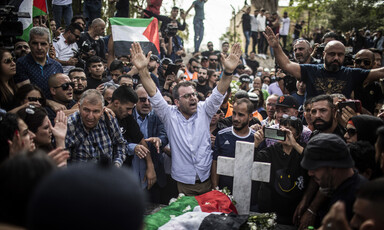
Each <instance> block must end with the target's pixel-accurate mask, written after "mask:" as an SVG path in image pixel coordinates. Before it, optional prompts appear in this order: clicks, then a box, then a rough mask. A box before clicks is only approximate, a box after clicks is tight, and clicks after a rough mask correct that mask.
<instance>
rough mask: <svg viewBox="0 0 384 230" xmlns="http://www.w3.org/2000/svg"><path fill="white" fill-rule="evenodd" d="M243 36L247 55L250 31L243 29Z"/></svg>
mask: <svg viewBox="0 0 384 230" xmlns="http://www.w3.org/2000/svg"><path fill="white" fill-rule="evenodd" d="M244 36H245V55H246V56H247V57H248V46H249V41H250V38H251V31H244Z"/></svg>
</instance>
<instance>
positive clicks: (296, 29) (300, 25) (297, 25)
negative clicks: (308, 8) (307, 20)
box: [293, 21, 304, 40]
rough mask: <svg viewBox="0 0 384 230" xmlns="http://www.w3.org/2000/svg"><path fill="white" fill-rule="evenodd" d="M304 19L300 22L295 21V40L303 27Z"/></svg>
mask: <svg viewBox="0 0 384 230" xmlns="http://www.w3.org/2000/svg"><path fill="white" fill-rule="evenodd" d="M303 25H304V21H301V22H300V23H296V25H295V29H294V31H293V39H294V40H296V39H298V38H300V33H301V30H302V29H303Z"/></svg>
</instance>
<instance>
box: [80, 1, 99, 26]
mask: <svg viewBox="0 0 384 230" xmlns="http://www.w3.org/2000/svg"><path fill="white" fill-rule="evenodd" d="M83 11H84V17H85V18H88V21H87V29H86V30H88V27H89V25H91V23H92V21H93V19H96V18H101V0H84V7H83Z"/></svg>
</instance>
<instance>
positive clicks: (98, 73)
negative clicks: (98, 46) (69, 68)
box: [87, 56, 106, 89]
mask: <svg viewBox="0 0 384 230" xmlns="http://www.w3.org/2000/svg"><path fill="white" fill-rule="evenodd" d="M87 68H88V77H87V89H96V88H97V87H98V86H100V85H101V84H102V83H104V82H106V79H103V73H104V65H103V62H102V61H101V58H100V57H98V56H92V57H90V58H89V59H88V61H87Z"/></svg>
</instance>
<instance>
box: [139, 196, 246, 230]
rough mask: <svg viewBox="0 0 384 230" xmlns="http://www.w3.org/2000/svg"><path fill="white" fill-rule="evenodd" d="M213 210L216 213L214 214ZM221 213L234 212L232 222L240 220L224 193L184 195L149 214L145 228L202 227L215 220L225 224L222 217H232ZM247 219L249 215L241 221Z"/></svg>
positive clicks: (147, 229)
mask: <svg viewBox="0 0 384 230" xmlns="http://www.w3.org/2000/svg"><path fill="white" fill-rule="evenodd" d="M213 212H214V213H215V214H212V213H213ZM220 213H232V214H231V216H232V217H231V218H232V219H231V221H232V222H231V223H233V221H235V222H236V221H239V216H237V215H236V214H237V210H236V207H235V206H234V205H233V204H232V201H231V200H230V199H229V198H228V196H227V195H225V194H224V193H221V192H219V191H217V190H213V191H210V192H207V193H205V194H203V195H200V196H195V197H193V196H184V197H181V198H179V199H178V200H177V201H176V202H174V203H172V204H170V205H169V206H167V207H164V208H162V209H161V210H160V211H158V212H156V213H154V214H152V215H149V216H147V217H146V218H145V229H146V230H155V229H202V228H203V226H208V225H210V224H212V223H213V222H215V221H218V222H220V223H223V224H224V221H223V220H221V219H222V218H224V219H230V217H228V216H227V215H218V214H220ZM246 219H247V217H245V218H244V217H242V218H240V220H241V221H239V223H240V222H241V224H243V223H244V222H245V221H246ZM216 224H217V223H216ZM241 224H240V225H241ZM240 225H239V226H240ZM181 226H184V228H182V227H181ZM206 229H212V228H209V227H208V228H206ZM216 229H220V228H216ZM221 229H224V228H221Z"/></svg>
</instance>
